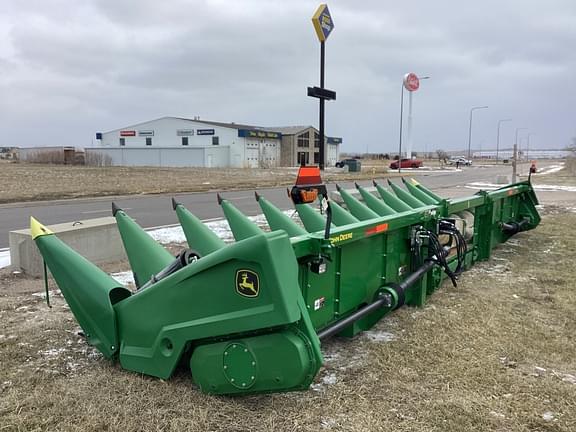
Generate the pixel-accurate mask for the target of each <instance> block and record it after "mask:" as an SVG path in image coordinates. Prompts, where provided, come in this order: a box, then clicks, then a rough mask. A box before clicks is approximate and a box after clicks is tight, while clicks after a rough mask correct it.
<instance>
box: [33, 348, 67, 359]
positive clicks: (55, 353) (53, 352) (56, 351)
mask: <svg viewBox="0 0 576 432" xmlns="http://www.w3.org/2000/svg"><path fill="white" fill-rule="evenodd" d="M65 352H66V348H51V349H49V350H46V351H39V352H38V354H40V355H42V356H43V357H50V358H55V357H59V356H60V355H61V354H63V353H65Z"/></svg>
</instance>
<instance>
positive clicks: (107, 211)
mask: <svg viewBox="0 0 576 432" xmlns="http://www.w3.org/2000/svg"><path fill="white" fill-rule="evenodd" d="M122 210H132V209H131V208H130V207H126V208H123V209H122ZM111 212H112V210H111V209H109V208H108V209H106V210H88V211H84V212H81V213H82V214H92V213H111Z"/></svg>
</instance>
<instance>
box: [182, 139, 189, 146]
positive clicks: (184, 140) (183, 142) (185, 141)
mask: <svg viewBox="0 0 576 432" xmlns="http://www.w3.org/2000/svg"><path fill="white" fill-rule="evenodd" d="M182 145H188V137H182Z"/></svg>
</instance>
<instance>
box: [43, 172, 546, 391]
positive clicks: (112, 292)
mask: <svg viewBox="0 0 576 432" xmlns="http://www.w3.org/2000/svg"><path fill="white" fill-rule="evenodd" d="M375 186H376V192H377V193H378V195H379V196H376V195H375V194H373V193H372V192H371V191H369V190H367V189H365V188H362V187H360V186H358V185H357V186H356V187H357V189H358V192H359V197H360V198H361V200H360V199H358V198H356V197H355V196H354V195H353V194H352V193H350V192H348V191H346V190H344V189H341V188H338V189H339V192H340V195H341V197H342V199H343V201H344V205H345V206H341V205H338V204H337V203H335V202H333V201H331V203H330V208H331V210H332V216H333V218H332V222H333V225H332V227H331V231H330V236H329V238H325V235H324V234H325V233H324V228H325V224H326V220H325V217H324V215H322V214H320V213H319V212H318V211H317V210H316V209H314V208H313V207H312V206H310V205H308V204H298V205H296V206H295V207H296V211H297V212H298V214H299V216H300V220H301V221H302V224H303V225H304V228H303V227H302V226H300V225H299V224H297V223H296V222H294V221H293V220H292V219H291V218H290V217H288V216H287V215H286V214H285V213H284V212H282V211H280V210H279V209H278V208H276V207H275V206H274V205H272V204H271V203H270V202H269V201H268V200H266V199H265V198H264V197H262V196H260V195H258V194H256V199H257V200H258V202H259V204H260V207H261V208H262V211H263V213H264V215H265V216H266V219H267V221H268V224H269V226H270V228H271V230H272V232H269V233H265V232H263V231H262V230H261V229H260V228H258V227H257V226H256V225H255V224H254V223H253V222H251V221H250V220H249V219H248V218H247V217H246V216H244V215H243V214H242V213H241V212H240V211H239V210H238V209H236V208H235V207H234V206H233V205H232V204H231V203H230V202H229V201H227V200H225V199H223V198H222V197H220V196H218V200H219V203H220V205H221V206H222V209H223V211H224V214H225V216H226V218H227V219H228V222H229V224H230V227H231V229H232V232H233V234H234V237H235V239H236V242H235V243H233V244H230V245H226V244H224V243H223V242H222V241H221V240H220V239H219V238H218V237H217V236H216V235H215V234H214V233H213V232H211V231H210V230H209V229H208V228H207V227H206V226H205V225H204V224H203V223H202V222H201V221H200V220H199V219H198V218H196V217H195V216H194V215H193V214H192V213H190V212H189V211H188V210H187V209H186V208H185V207H184V206H183V205H181V204H179V203H177V202H176V201H173V208H174V210H175V211H176V214H177V216H178V218H179V220H180V223H181V225H182V227H183V229H184V233H185V235H186V238H187V241H188V244H189V247H190V248H192V249H193V250H194V251H196V252H197V253H198V254H199V255H200V259H198V260H195V261H193V262H191V263H188V262H185V263H182V261H181V257H179V258H176V259H174V257H172V256H171V255H170V254H169V253H167V252H166V251H165V250H164V248H162V246H160V245H159V244H157V243H155V242H154V241H152V240H151V238H150V237H149V236H148V235H147V234H146V233H145V232H144V231H143V230H142V229H141V228H140V227H139V226H138V225H137V224H136V223H135V222H134V221H133V220H132V219H131V218H130V217H129V216H128V215H127V214H126V213H125V212H124V211H122V210H121V209H119V208H117V207H115V206H114V215H115V217H116V219H117V221H118V228H119V230H120V233H121V236H122V240H123V242H124V245H125V248H126V252H127V254H128V257H129V261H130V264H131V266H132V270H133V272H134V277H135V280H136V283H137V285H138V286H139V287H140V289H139V290H138V291H136V292H135V293H132V292H130V291H129V290H127V289H126V288H124V287H122V286H121V285H119V284H118V283H117V282H116V281H115V280H113V279H112V278H110V277H109V276H108V275H106V274H105V273H104V272H102V271H101V270H99V269H98V268H96V267H95V266H94V265H93V264H91V263H89V262H88V261H86V260H85V259H84V258H82V257H80V256H79V255H78V254H77V253H75V252H74V251H73V250H72V249H70V248H69V247H68V246H66V245H65V244H64V243H62V242H61V241H60V240H58V239H57V238H56V236H54V235H53V234H52V233H51V232H49V231H48V230H46V229H44V227H42V226H41V225H39V224H38V222H36V221H33V232H35V233H36V234H35V235H34V234H33V236H34V238H35V240H36V243H37V245H38V248H39V250H40V252H41V254H42V255H43V257H44V259H45V261H46V264H47V266H48V268H49V269H50V272H51V273H52V275H53V276H54V278H55V280H56V282H57V283H58V285H59V287H60V289H61V290H62V293H63V295H64V297H65V299H66V301H67V302H68V304H69V305H70V308H71V310H72V313H73V314H74V316H75V317H76V319H77V320H78V322H79V323H80V325H81V326H82V328H83V329H84V331H85V332H86V335H87V338H88V342H89V343H91V344H93V345H94V346H96V347H97V348H98V349H99V350H100V351H101V352H102V353H103V354H104V355H105V356H106V357H109V358H117V359H119V361H120V364H121V365H122V367H123V368H125V369H128V370H131V371H135V372H140V373H145V374H148V375H152V376H157V377H161V378H168V377H170V376H171V375H172V373H173V371H174V369H175V368H176V366H177V365H178V364H179V363H180V362H184V361H185V362H189V364H190V367H191V371H192V377H193V379H194V381H195V382H196V383H197V385H198V386H199V387H200V388H201V390H202V391H204V392H207V393H215V394H245V393H262V392H273V391H289V390H299V389H306V388H308V386H309V385H310V383H311V382H312V381H313V379H314V376H315V375H316V373H317V372H318V370H319V368H320V366H321V365H322V354H321V351H320V340H319V338H318V334H319V333H322V332H323V331H324V330H326V329H330V328H331V326H335V325H337V324H338V323H339V322H341V325H344V324H345V323H344V322H343V321H342V320H349V319H350V317H355V316H356V315H355V314H358V313H359V311H362V310H363V309H362V308H364V307H366V306H368V305H373V306H374V305H375V302H377V301H381V299H382V298H383V296H384V295H388V296H390V297H389V298H390V299H391V300H390V301H389V302H388V303H386V304H385V305H384V306H382V307H378V308H374V309H373V310H372V309H371V310H370V312H369V313H366V314H365V315H363V316H362V317H360V318H359V319H357V320H354V322H351V323H350V324H349V325H346V327H345V328H343V329H342V330H341V331H339V332H338V334H340V335H342V336H353V335H355V334H357V333H359V332H361V331H363V330H367V329H369V328H370V327H372V326H373V325H374V324H375V323H376V322H378V321H379V320H380V319H381V318H382V317H383V316H385V315H386V314H388V313H390V312H391V311H392V310H394V309H395V308H396V307H398V306H400V305H401V304H400V301H399V298H400V296H402V298H403V299H404V301H403V302H402V303H404V304H407V305H413V306H421V305H423V304H424V303H425V301H426V298H427V296H429V295H430V294H432V293H433V292H434V291H435V290H436V289H438V287H439V286H440V285H441V282H442V280H443V279H444V277H445V275H444V273H443V272H442V271H441V269H440V268H439V267H434V268H431V269H430V270H429V271H428V270H427V271H426V272H425V273H424V275H423V277H421V278H420V279H419V280H418V281H417V282H415V283H413V284H411V285H410V286H409V287H408V288H407V289H405V291H402V292H400V291H399V289H398V286H399V284H402V282H403V281H406V278H407V277H409V275H410V274H412V273H413V272H415V271H416V267H417V266H418V265H419V264H421V263H417V262H415V261H414V257H413V254H412V248H413V245H412V243H411V236H412V235H413V231H414V227H422V228H425V229H427V230H429V231H432V232H434V231H437V230H438V223H439V221H440V220H442V219H446V218H450V219H454V218H456V219H458V218H459V217H460V216H459V215H462V214H463V212H468V215H473V217H472V218H468V221H469V222H471V221H472V222H471V223H472V225H473V226H467V227H466V228H467V230H468V231H469V232H470V236H469V238H468V241H467V243H468V250H467V253H466V256H465V257H464V265H465V267H466V268H468V267H470V266H471V265H473V264H474V263H475V262H476V261H478V260H485V259H488V258H489V257H490V253H491V250H492V248H493V247H494V246H496V245H497V244H498V243H501V242H504V241H506V240H507V239H508V238H509V237H510V235H512V233H513V231H514V230H510V229H505V228H506V227H507V226H508V227H509V226H512V227H517V229H516V231H518V230H528V229H532V228H534V227H536V226H537V225H538V223H539V222H540V217H539V215H538V212H537V210H536V207H535V206H536V204H537V203H538V201H537V198H536V195H535V194H534V191H533V189H532V187H531V185H530V183H529V182H522V183H516V184H513V185H509V186H505V187H503V188H501V189H498V190H496V191H491V192H485V191H481V192H479V193H478V194H476V195H474V196H471V197H466V198H457V199H443V198H441V197H439V196H438V195H436V194H434V193H433V192H431V191H430V190H428V189H427V188H425V187H424V186H422V185H420V184H419V183H418V182H416V181H413V180H412V181H404V187H405V188H401V186H399V185H397V184H394V183H390V189H387V188H384V187H382V186H380V185H378V184H375ZM462 224H463V225H465V223H464V222H463V223H462ZM448 262H449V265H450V266H451V268H453V267H454V266H455V265H456V257H455V256H453V255H450V256H449V257H448ZM166 269H169V270H166Z"/></svg>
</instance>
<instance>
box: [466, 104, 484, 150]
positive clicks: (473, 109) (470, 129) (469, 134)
mask: <svg viewBox="0 0 576 432" xmlns="http://www.w3.org/2000/svg"><path fill="white" fill-rule="evenodd" d="M486 108H488V105H484V106H477V107H472V108H470V124H469V126H468V159H469V160H472V153H471V151H470V146H471V144H472V113H473V112H474V111H476V110H479V109H486Z"/></svg>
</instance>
